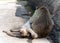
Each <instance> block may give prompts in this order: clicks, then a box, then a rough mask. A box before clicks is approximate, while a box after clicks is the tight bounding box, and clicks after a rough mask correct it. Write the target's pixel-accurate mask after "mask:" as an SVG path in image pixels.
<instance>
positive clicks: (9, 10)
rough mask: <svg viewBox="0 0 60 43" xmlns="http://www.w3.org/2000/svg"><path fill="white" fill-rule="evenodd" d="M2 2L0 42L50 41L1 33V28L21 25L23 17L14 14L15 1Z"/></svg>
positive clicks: (32, 42)
mask: <svg viewBox="0 0 60 43" xmlns="http://www.w3.org/2000/svg"><path fill="white" fill-rule="evenodd" d="M0 2H1V0H0ZM2 2H3V3H0V43H50V42H49V41H48V40H47V39H34V40H30V39H27V38H15V37H10V36H8V35H6V34H5V33H3V32H2V31H3V30H6V31H8V30H9V29H13V28H18V27H20V26H22V25H23V24H24V22H25V19H23V18H21V17H17V16H15V13H16V9H17V7H16V3H15V1H13V2H11V3H9V1H8V2H6V1H4V0H3V1H2ZM4 2H5V3H4Z"/></svg>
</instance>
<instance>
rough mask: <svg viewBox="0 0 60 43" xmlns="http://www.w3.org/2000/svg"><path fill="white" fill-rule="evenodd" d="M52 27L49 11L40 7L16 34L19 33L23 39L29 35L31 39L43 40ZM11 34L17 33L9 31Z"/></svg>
mask: <svg viewBox="0 0 60 43" xmlns="http://www.w3.org/2000/svg"><path fill="white" fill-rule="evenodd" d="M30 23H31V25H30ZM53 26H54V22H53V20H52V19H51V15H50V12H49V10H48V9H47V8H46V7H45V6H42V7H40V8H39V9H37V10H36V11H35V13H34V14H33V16H32V17H31V18H30V19H29V20H28V21H27V23H25V24H24V25H23V26H22V27H21V28H20V30H19V31H18V32H20V33H21V34H20V35H21V36H24V37H25V36H29V33H30V34H31V36H32V38H43V37H46V36H47V35H48V34H49V32H50V31H51V30H52V28H53ZM31 27H32V28H31ZM11 32H17V31H14V30H11ZM8 34H9V33H8ZM10 35H11V34H10Z"/></svg>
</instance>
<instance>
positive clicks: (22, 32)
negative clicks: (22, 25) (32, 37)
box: [20, 29, 29, 37]
mask: <svg viewBox="0 0 60 43" xmlns="http://www.w3.org/2000/svg"><path fill="white" fill-rule="evenodd" d="M20 34H21V36H24V37H25V36H29V33H28V31H27V30H26V29H20Z"/></svg>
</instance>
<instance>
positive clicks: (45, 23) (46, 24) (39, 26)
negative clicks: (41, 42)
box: [32, 6, 53, 38]
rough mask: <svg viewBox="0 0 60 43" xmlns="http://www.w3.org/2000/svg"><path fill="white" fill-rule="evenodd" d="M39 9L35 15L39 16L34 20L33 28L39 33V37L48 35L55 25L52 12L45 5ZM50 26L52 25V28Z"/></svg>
mask: <svg viewBox="0 0 60 43" xmlns="http://www.w3.org/2000/svg"><path fill="white" fill-rule="evenodd" d="M37 11H39V12H40V13H39V12H37ZM37 11H36V14H35V15H38V16H37V17H36V19H35V20H33V22H32V29H33V30H34V31H35V32H36V33H37V34H38V36H39V37H41V38H42V37H46V36H47V35H48V33H49V32H50V31H51V29H52V27H53V25H52V20H51V16H50V13H49V11H48V10H47V8H45V7H44V6H42V7H40V8H39V9H37ZM33 16H34V15H33ZM33 16H32V17H33ZM32 19H33V18H32ZM50 26H52V27H51V28H50Z"/></svg>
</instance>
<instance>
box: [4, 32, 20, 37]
mask: <svg viewBox="0 0 60 43" xmlns="http://www.w3.org/2000/svg"><path fill="white" fill-rule="evenodd" d="M3 32H4V33H6V34H7V35H8V36H11V37H19V36H18V35H15V34H13V33H12V32H10V31H8V32H7V31H3Z"/></svg>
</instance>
